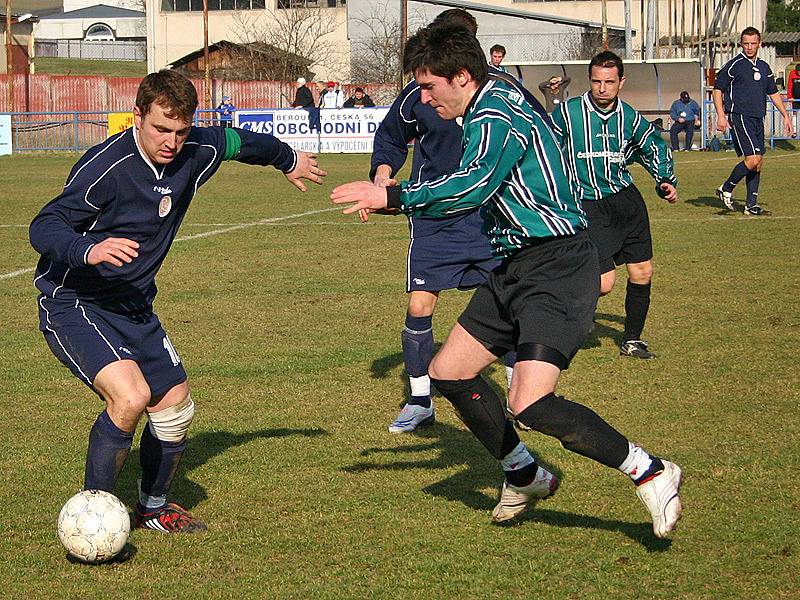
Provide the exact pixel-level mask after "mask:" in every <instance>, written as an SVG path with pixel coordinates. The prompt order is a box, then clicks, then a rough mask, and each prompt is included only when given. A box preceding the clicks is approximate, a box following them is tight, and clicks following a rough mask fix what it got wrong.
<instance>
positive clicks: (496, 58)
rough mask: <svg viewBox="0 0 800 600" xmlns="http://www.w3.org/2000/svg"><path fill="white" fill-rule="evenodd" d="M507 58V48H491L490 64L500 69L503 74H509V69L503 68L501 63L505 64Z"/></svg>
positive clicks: (499, 46)
mask: <svg viewBox="0 0 800 600" xmlns="http://www.w3.org/2000/svg"><path fill="white" fill-rule="evenodd" d="M505 57H506V48H505V46H501V45H500V44H495V45H494V46H492V47H491V48H489V64H490V65H492V66H493V67H494V68H495V69H499V70H500V71H502V72H503V73H508V69H506V68H505V67H504V66H502V65H501V64H500V63H502V62H503V59H504V58H505Z"/></svg>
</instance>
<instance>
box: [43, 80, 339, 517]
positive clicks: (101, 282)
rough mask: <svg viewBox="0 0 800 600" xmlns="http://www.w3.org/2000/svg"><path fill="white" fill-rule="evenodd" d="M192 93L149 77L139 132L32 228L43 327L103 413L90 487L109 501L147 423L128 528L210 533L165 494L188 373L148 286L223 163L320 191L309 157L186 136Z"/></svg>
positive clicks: (278, 147)
mask: <svg viewBox="0 0 800 600" xmlns="http://www.w3.org/2000/svg"><path fill="white" fill-rule="evenodd" d="M196 108H197V93H196V92H195V89H194V86H193V85H192V84H191V82H190V81H189V80H188V79H186V78H185V77H183V76H182V75H179V74H178V73H176V72H174V71H168V70H167V71H160V72H158V73H151V74H150V75H148V76H147V77H145V78H144V79H143V80H142V83H141V84H140V86H139V90H138V92H137V96H136V106H135V107H134V109H133V112H134V127H133V128H131V129H128V130H126V131H124V132H122V133H120V134H117V135H115V136H113V137H111V138H109V139H108V140H106V141H105V142H103V143H102V144H99V145H97V146H95V147H94V148H91V149H90V150H89V151H88V152H87V153H86V154H84V155H83V157H82V158H81V159H80V160H79V161H78V162H77V163H76V164H75V166H74V167H73V168H72V171H71V172H70V174H69V177H68V179H67V182H66V185H65V186H64V190H63V191H62V192H61V194H60V195H59V196H58V197H57V198H55V199H54V200H53V201H52V202H50V203H49V204H47V206H45V207H44V208H43V209H42V210H41V212H40V213H39V214H38V215H37V216H36V218H34V220H33V222H32V223H31V226H30V240H31V244H32V245H33V247H34V248H35V249H36V251H37V252H39V253H40V254H41V255H42V256H41V258H40V259H39V264H38V266H37V269H36V277H35V280H34V282H35V285H36V287H37V288H38V289H39V291H40V292H41V294H40V296H39V327H40V329H41V331H42V333H43V334H44V337H45V340H46V341H47V343H48V345H49V346H50V349H51V350H52V352H53V354H55V355H56V357H57V358H58V359H59V360H60V361H61V362H62V363H63V364H64V365H65V366H66V367H67V368H68V369H70V371H72V373H73V374H74V375H75V376H76V377H78V379H80V380H81V381H83V382H84V383H85V384H87V385H88V386H90V387H91V388H92V390H94V391H95V392H96V393H97V394H98V395H99V396H100V397H101V398H102V399H103V400H104V401H105V403H106V408H105V410H104V411H103V412H101V413H100V415H99V416H98V417H97V420H96V421H95V423H94V425H93V427H92V429H91V432H90V434H89V448H88V452H87V456H86V470H85V478H84V489H101V490H106V491H113V488H114V484H115V482H116V480H117V476H118V474H119V472H120V470H121V469H122V466H123V464H124V462H125V459H126V457H127V455H128V452H129V450H130V447H131V443H132V441H133V435H134V432H135V430H136V425H137V423H138V421H139V419H140V417H141V416H142V414H143V413H145V412H146V413H147V416H148V421H149V423H148V425H147V426H146V427H145V428H144V432H143V433H142V438H141V445H140V462H141V467H142V478H141V481H140V485H139V501H138V502H137V504H136V509H135V514H134V523H135V526H136V527H144V528H150V529H156V530H160V531H168V532H193V531H201V530H203V529H205V525H204V524H203V522H202V521H200V520H199V519H197V518H195V517H194V516H193V515H191V514H190V513H189V512H188V511H187V510H185V509H184V508H182V507H181V506H180V505H178V504H175V503H173V502H167V492H168V491H169V487H170V484H171V483H172V480H173V478H174V476H175V471H176V469H177V467H178V463H179V460H180V457H181V455H182V454H183V451H184V449H185V447H186V434H187V431H188V429H189V425H190V423H191V421H192V418H193V416H194V403H193V401H192V398H191V395H190V394H189V386H188V384H187V381H186V371H184V368H183V365H182V364H181V360H180V357H179V355H178V353H177V351H176V350H175V348H174V347H173V346H172V343H171V342H170V340H169V338H168V337H167V334H166V333H165V331H164V329H163V328H162V326H161V323H160V322H159V319H158V317H157V316H156V315H155V314H154V313H153V310H152V305H153V300H154V298H155V295H156V285H155V276H156V273H157V272H158V270H159V268H160V267H161V264H162V262H163V261H164V258H165V257H166V254H167V251H168V250H169V248H170V245H171V244H172V241H173V240H174V239H175V235H176V233H177V231H178V227H179V226H180V224H181V221H182V220H183V217H184V215H185V214H186V210H187V209H188V207H189V203H190V202H191V200H192V197H193V196H194V194H195V193H196V191H197V188H198V187H200V186H201V185H203V184H204V183H205V182H206V181H208V179H209V178H210V177H211V176H212V175H213V174H214V173H215V172H216V171H217V169H218V168H219V167H220V164H221V163H222V161H224V160H237V161H239V162H245V163H249V164H256V165H272V166H274V167H275V168H277V169H279V170H281V171H283V172H284V173H285V174H286V178H287V179H288V180H289V182H291V183H292V184H293V185H295V186H296V187H297V188H299V189H300V190H302V191H305V189H306V188H305V185H304V184H303V183H302V181H300V180H301V178H305V179H308V180H310V181H314V182H316V183H321V182H322V177H324V175H325V172H324V171H322V170H321V169H319V168H318V166H317V162H316V158H315V156H314V155H312V154H306V153H302V152H294V151H293V150H292V149H291V148H290V147H289V146H288V145H287V144H284V143H283V142H281V141H279V140H278V139H277V138H274V137H272V136H269V135H262V134H255V133H251V132H248V131H243V130H240V129H234V128H223V127H208V128H197V127H192V124H191V123H192V117H193V115H194V111H195V109H196Z"/></svg>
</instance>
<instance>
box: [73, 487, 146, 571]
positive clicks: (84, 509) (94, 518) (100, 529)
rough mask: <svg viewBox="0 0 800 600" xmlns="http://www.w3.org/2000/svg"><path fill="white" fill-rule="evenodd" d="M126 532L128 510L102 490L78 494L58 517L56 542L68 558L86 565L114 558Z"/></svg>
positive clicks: (128, 523)
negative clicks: (65, 550) (65, 551)
mask: <svg viewBox="0 0 800 600" xmlns="http://www.w3.org/2000/svg"><path fill="white" fill-rule="evenodd" d="M130 530H131V520H130V517H129V516H128V509H127V508H125V505H124V504H123V503H122V501H120V499H119V498H117V497H116V496H115V495H114V494H110V493H109V492H104V491H103V490H84V491H82V492H78V493H77V494H75V495H74V496H73V497H72V498H70V499H69V500H67V503H66V504H64V507H63V508H62V509H61V512H60V513H59V515H58V539H60V540H61V543H62V544H64V548H66V549H67V552H68V553H69V554H70V556H73V557H75V558H77V559H78V560H80V561H83V562H87V563H99V562H104V561H107V560H111V559H112V558H114V557H115V556H116V555H117V554H119V553H120V551H121V550H122V549H123V548H124V547H125V544H126V542H127V541H128V534H129V533H130Z"/></svg>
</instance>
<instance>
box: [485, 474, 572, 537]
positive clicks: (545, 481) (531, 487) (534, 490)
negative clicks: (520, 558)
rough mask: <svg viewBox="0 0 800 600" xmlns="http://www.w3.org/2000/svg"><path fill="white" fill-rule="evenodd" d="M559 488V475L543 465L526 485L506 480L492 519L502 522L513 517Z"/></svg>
mask: <svg viewBox="0 0 800 600" xmlns="http://www.w3.org/2000/svg"><path fill="white" fill-rule="evenodd" d="M557 489H558V477H556V476H555V475H553V474H552V473H551V472H550V471H547V470H545V469H543V468H542V467H539V468H538V469H537V470H536V477H535V478H534V479H533V481H532V482H531V483H529V484H528V485H526V486H523V487H516V486H514V485H511V484H510V483H508V482H507V481H504V482H503V488H502V489H501V490H500V501H499V502H498V503H497V506H495V507H494V510H493V511H492V521H494V522H495V523H502V522H503V521H508V520H510V519H513V518H514V517H516V516H517V515H520V514H522V513H523V512H525V510H526V509H527V508H528V507H529V506H533V505H534V504H536V502H537V501H539V500H544V499H545V498H549V497H550V496H552V495H553V494H554V493H555V491H556V490H557Z"/></svg>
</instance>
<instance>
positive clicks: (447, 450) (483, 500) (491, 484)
mask: <svg viewBox="0 0 800 600" xmlns="http://www.w3.org/2000/svg"><path fill="white" fill-rule="evenodd" d="M410 435H411V436H413V437H414V439H418V440H419V442H420V443H418V444H414V445H407V444H404V445H402V446H395V447H389V448H366V449H364V450H362V451H361V452H360V456H362V457H370V456H386V455H389V456H392V457H396V458H397V460H393V461H392V462H377V461H366V460H365V461H362V462H357V463H355V464H353V465H349V466H346V467H343V468H342V471H344V472H346V473H355V474H358V473H364V472H368V471H405V470H407V469H430V470H438V469H453V468H454V467H458V466H464V467H466V468H465V469H463V470H461V471H459V472H458V473H455V474H453V475H451V476H450V477H447V478H445V479H442V480H441V481H437V482H435V483H432V484H430V485H427V486H425V487H424V488H423V491H424V492H425V493H426V494H430V495H432V496H436V497H438V498H446V499H448V500H451V501H454V502H460V503H462V504H464V505H466V506H468V507H469V508H472V509H474V510H479V511H484V512H486V513H487V518H488V512H489V511H491V510H492V508H494V506H495V504H496V503H497V495H496V494H492V495H491V496H490V495H487V494H486V492H485V491H484V490H486V488H495V489H497V488H498V487H499V484H500V483H501V482H502V473H501V471H500V469H499V468H498V465H497V462H496V461H495V460H494V459H492V458H491V457H490V456H489V455H488V454H487V453H486V451H485V450H484V448H483V447H482V446H481V445H480V443H479V442H478V440H476V439H475V437H474V436H473V435H472V433H470V432H469V431H464V430H462V429H459V428H456V427H453V426H452V425H447V424H444V423H435V424H434V425H432V426H430V427H426V428H424V429H421V430H420V429H418V430H417V431H416V432H414V433H413V434H410ZM430 451H437V452H438V455H437V456H436V457H434V458H415V456H416V455H419V454H421V453H425V452H430ZM542 466H543V467H544V468H546V469H547V470H549V471H551V472H553V473H555V474H556V475H557V476H558V477H559V479H563V476H562V473H561V471H560V470H559V469H557V468H554V467H553V466H552V465H548V464H544V463H542ZM540 506H541V505H540ZM527 521H537V522H541V523H546V524H548V525H552V526H554V527H582V528H586V529H603V530H607V531H619V532H620V533H623V534H624V535H626V536H628V537H629V538H630V539H632V540H634V541H636V542H638V543H640V544H642V545H643V546H645V547H646V548H647V549H648V551H651V552H661V551H663V550H666V549H668V548H669V546H670V543H671V542H670V541H669V540H659V539H657V538H655V537H653V532H652V526H651V525H650V524H649V523H647V522H642V523H627V522H624V521H617V520H609V519H602V518H599V517H589V516H584V515H575V514H570V513H564V512H560V511H554V510H542V509H540V508H536V509H535V510H531V511H529V512H527V513H525V514H524V515H523V516H522V517H521V518H519V519H516V520H515V521H513V522H512V523H511V524H510V525H503V526H502V527H516V526H519V525H521V524H522V523H525V522H527Z"/></svg>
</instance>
